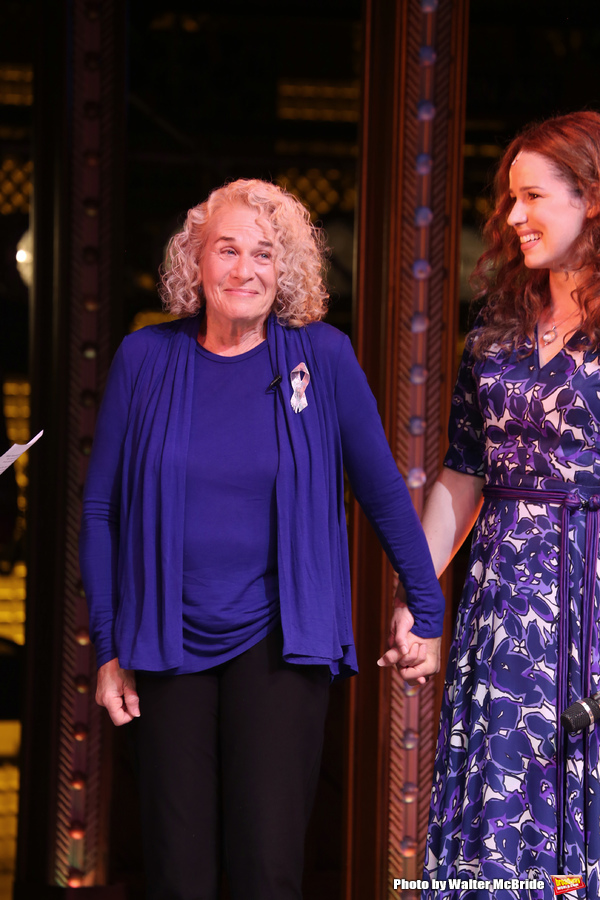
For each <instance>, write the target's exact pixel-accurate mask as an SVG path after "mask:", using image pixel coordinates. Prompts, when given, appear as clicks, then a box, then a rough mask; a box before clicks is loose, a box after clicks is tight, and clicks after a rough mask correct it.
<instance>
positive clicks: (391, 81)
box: [344, 0, 468, 900]
mask: <svg viewBox="0 0 600 900" xmlns="http://www.w3.org/2000/svg"><path fill="white" fill-rule="evenodd" d="M467 12H468V0H439V3H438V0H366V3H365V32H364V33H365V57H364V60H365V61H364V95H363V132H362V145H361V161H360V203H359V214H358V239H357V277H356V285H357V296H356V334H357V341H356V344H357V352H358V356H359V359H360V362H361V364H362V365H363V368H364V369H365V371H366V373H367V376H368V378H369V381H370V384H371V387H372V388H373V390H374V392H375V395H376V396H377V399H378V403H379V407H380V412H381V414H382V418H383V421H384V426H385V428H386V430H387V433H388V437H389V439H390V444H391V446H392V447H393V448H394V450H395V454H396V459H397V461H398V465H399V468H400V470H401V471H402V472H403V474H404V475H405V477H407V479H408V483H409V485H410V486H411V493H412V496H413V501H414V503H415V506H416V507H417V509H418V510H419V511H421V509H422V504H423V494H424V486H425V484H426V480H427V481H428V482H429V483H431V482H432V481H433V480H434V478H435V475H436V474H437V471H438V468H439V464H440V457H441V452H442V445H443V441H442V434H443V432H444V431H445V420H446V419H447V414H448V405H449V389H450V386H451V384H452V382H453V379H454V366H455V341H456V319H457V303H458V241H459V235H460V221H461V206H460V200H461V186H462V141H463V130H464V96H465V72H466V30H467ZM355 513H356V510H355ZM353 588H354V595H355V598H356V601H357V602H356V621H355V627H356V633H357V638H358V644H359V661H360V664H361V675H360V677H359V678H358V679H357V680H356V681H355V683H354V684H353V685H352V686H351V689H350V699H349V726H348V728H349V746H350V751H349V775H348V807H347V808H348V816H347V828H346V841H347V855H348V867H347V880H346V885H345V893H344V896H345V898H346V900H354V898H356V900H359V898H363V897H365V896H375V897H383V896H388V895H389V896H390V897H394V896H398V893H397V891H394V889H393V879H394V878H400V879H402V878H405V879H408V880H410V879H416V878H419V877H420V872H421V869H422V859H423V844H424V838H425V834H426V828H427V815H428V808H429V795H430V784H431V771H432V765H433V754H434V744H435V738H436V735H437V710H438V708H439V696H440V691H441V687H440V683H441V677H440V678H438V679H436V681H435V682H431V683H430V684H429V685H428V686H427V687H426V688H424V689H421V690H419V691H416V690H411V689H409V690H406V689H405V688H404V687H403V685H402V683H401V681H400V679H399V678H398V677H397V675H396V673H395V672H394V673H391V674H390V673H389V672H387V673H382V672H380V671H378V670H377V669H376V668H375V660H376V658H377V656H378V655H379V653H380V652H381V646H382V634H384V633H385V631H386V629H387V623H388V619H389V615H390V608H391V597H392V593H393V574H392V572H391V569H390V567H389V564H388V563H387V562H386V561H385V560H384V558H383V555H382V552H381V550H380V549H379V547H378V546H377V543H376V541H375V539H374V536H373V535H372V533H371V531H370V529H369V528H368V526H367V525H366V523H365V521H364V519H363V517H362V515H360V514H355V516H354V527H353ZM403 896H409V894H406V895H405V894H403Z"/></svg>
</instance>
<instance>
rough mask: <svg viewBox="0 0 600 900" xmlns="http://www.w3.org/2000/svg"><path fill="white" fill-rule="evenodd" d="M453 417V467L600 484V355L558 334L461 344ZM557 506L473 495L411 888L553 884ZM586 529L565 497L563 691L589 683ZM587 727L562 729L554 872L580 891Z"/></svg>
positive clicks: (589, 752)
mask: <svg viewBox="0 0 600 900" xmlns="http://www.w3.org/2000/svg"><path fill="white" fill-rule="evenodd" d="M449 430H450V449H449V451H448V454H447V456H446V460H445V464H446V465H447V466H449V467H450V468H452V469H455V470H457V471H460V472H465V473H468V474H471V475H477V476H484V477H485V478H486V481H487V482H488V483H490V484H496V485H504V486H510V487H527V488H536V489H544V490H554V489H572V490H579V491H580V492H581V494H582V495H583V496H586V497H589V496H590V494H591V493H594V489H595V488H596V489H597V491H598V493H600V365H599V362H598V358H597V355H596V354H594V353H591V352H588V353H583V352H581V351H577V350H575V349H574V348H573V346H571V344H569V345H567V347H565V348H564V349H563V350H561V351H560V352H559V353H558V354H557V355H556V356H555V357H554V358H553V359H552V360H550V361H549V362H548V363H546V365H544V366H542V367H540V366H539V361H538V355H537V350H535V349H534V351H533V353H532V354H531V355H530V356H528V357H526V358H525V359H521V360H519V359H518V357H517V355H516V354H511V355H510V356H509V355H507V354H505V353H502V352H501V351H499V350H498V349H497V348H492V351H490V353H488V355H487V357H486V358H485V359H484V360H480V361H476V362H473V360H472V359H471V358H470V356H469V353H468V352H465V356H464V357H463V361H462V364H461V368H460V372H459V376H458V382H457V386H456V390H455V395H454V398H453V404H452V415H451V421H450V429H449ZM565 482H566V483H567V484H565ZM560 515H561V511H560V506H559V505H558V504H548V503H544V502H532V501H523V500H510V499H508V500H507V499H505V498H503V499H492V498H489V499H487V500H485V502H484V505H483V507H482V510H481V513H480V515H479V518H478V521H477V524H476V527H475V533H474V537H473V544H472V549H471V556H470V562H469V572H468V576H467V580H466V583H465V588H464V592H463V595H462V599H461V603H460V608H459V613H458V621H457V623H456V633H455V637H454V641H453V644H452V647H451V650H450V658H449V663H448V671H447V678H446V686H445V691H444V698H443V704H442V713H441V727H440V735H439V741H438V749H437V756H436V762H435V773H434V786H433V793H432V808H431V815H430V827H429V835H428V839H427V849H426V857H425V876H424V877H425V879H427V880H428V881H429V883H430V887H429V888H428V889H425V890H423V893H422V898H423V900H434V898H435V900H441V898H454V897H456V898H458V897H460V898H461V900H489V898H490V897H493V898H494V900H523V898H531V900H552V898H554V891H553V887H552V883H551V881H550V877H549V876H550V875H555V874H557V871H558V869H557V846H556V832H557V808H556V806H557V804H556V784H557V778H556V741H557V736H556V719H557V709H556V685H557V657H558V646H557V634H558V566H559V548H560ZM585 530H586V511H585V510H576V511H575V512H573V514H572V516H571V534H570V542H569V557H570V558H569V623H568V703H567V705H569V704H571V703H572V702H574V701H575V700H578V699H581V697H582V696H586V694H587V691H586V687H585V686H584V685H582V674H581V665H580V664H581V660H582V658H583V657H582V654H583V653H584V652H585V653H588V652H589V651H588V645H589V638H587V636H586V635H583V634H582V628H581V597H582V593H583V561H584V549H585ZM595 569H596V574H598V562H597V560H596V565H595ZM599 595H600V591H599V588H598V579H597V578H596V592H595V601H594V610H593V622H594V627H593V629H592V636H591V690H592V692H596V691H598V690H599V689H600V658H599V646H598V645H599V640H598V624H599V621H598V620H599V608H600V596H599ZM586 638H587V639H586ZM599 738H600V725H599V726H597V727H596V728H592V729H590V730H589V731H586V732H585V733H584V734H579V735H573V736H566V745H565V748H566V756H567V789H566V814H565V819H564V852H565V856H566V865H565V872H566V873H567V874H572V875H579V874H582V875H583V878H584V881H585V882H586V885H587V894H586V891H583V890H580V891H578V892H577V897H578V898H583V897H584V896H587V898H589V900H592V898H594V900H597V898H598V897H600V880H599V874H600V865H599V859H600V781H599V779H600V769H599V759H598V756H599V744H600V740H599ZM586 745H587V746H586ZM433 879H436V881H437V882H438V884H436V885H435V886H434V884H433ZM450 879H459V880H460V883H456V882H455V883H454V886H451V885H450ZM497 879H500V881H498V880H497ZM513 879H520V880H522V881H521V883H520V884H519V883H514V884H513V882H512V880H513ZM475 880H479V881H480V884H479V885H477V884H476V881H475ZM505 880H506V883H505ZM444 881H446V884H445V885H443V882H444ZM542 883H543V886H542V887H540V886H539V885H540V884H542Z"/></svg>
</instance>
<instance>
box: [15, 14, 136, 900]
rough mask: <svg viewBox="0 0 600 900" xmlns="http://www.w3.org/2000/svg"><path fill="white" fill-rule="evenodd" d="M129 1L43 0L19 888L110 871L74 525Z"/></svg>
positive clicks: (105, 343)
mask: <svg viewBox="0 0 600 900" xmlns="http://www.w3.org/2000/svg"><path fill="white" fill-rule="evenodd" d="M125 13H126V7H125V5H124V4H122V3H119V2H118V0H102V2H99V0H75V2H67V0H62V2H60V3H55V4H52V9H49V7H48V4H46V3H44V2H43V0H40V2H38V5H37V14H38V34H39V36H40V42H39V46H38V52H37V59H36V82H35V90H36V96H35V115H36V133H35V147H34V156H35V162H34V179H35V193H34V272H35V275H34V288H33V303H32V307H33V309H32V313H33V314H32V338H31V379H32V398H33V402H32V420H33V424H34V426H36V427H38V428H41V427H44V428H45V434H44V439H43V442H42V445H41V446H42V452H41V453H40V454H37V455H36V456H35V457H33V455H32V478H31V502H30V509H31V516H30V518H31V520H32V522H31V528H30V533H29V559H28V588H27V640H26V657H27V672H26V691H27V697H26V704H25V707H26V709H25V721H24V731H23V760H22V778H21V783H22V791H21V800H20V823H19V841H18V858H17V873H16V884H15V896H16V897H28V896H36V897H39V896H44V895H45V893H48V891H54V892H56V891H57V890H58V889H59V888H61V887H62V888H65V889H67V890H68V889H69V888H75V887H77V888H81V887H91V886H93V885H94V884H102V883H104V881H105V875H106V837H107V823H108V810H107V802H108V798H109V796H110V792H109V790H108V789H107V785H106V784H104V785H103V780H106V775H107V771H106V769H105V768H104V766H105V764H106V763H105V760H108V759H109V758H110V753H103V752H102V751H103V749H104V748H103V743H104V740H103V736H104V735H105V734H106V730H105V729H103V728H102V722H101V718H100V716H101V711H100V710H99V708H98V707H97V706H96V704H95V702H94V684H95V677H94V676H95V660H94V656H93V651H92V649H91V646H90V641H89V635H88V622H87V609H86V605H85V597H84V595H83V590H82V586H81V580H80V575H79V565H78V532H79V518H80V507H81V492H82V487H83V481H84V477H85V471H86V468H87V460H88V457H89V453H90V449H91V444H92V434H93V428H94V422H95V416H96V410H97V404H98V398H99V396H100V392H101V389H102V387H103V384H104V380H105V378H106V374H107V371H108V367H109V364H110V359H111V355H112V350H113V345H114V340H115V338H116V337H117V329H116V328H115V327H114V326H115V321H116V315H115V311H116V310H117V309H118V301H119V299H120V298H119V296H118V294H117V293H116V292H115V289H114V288H115V283H118V280H119V272H118V270H119V266H120V258H121V254H120V253H116V252H115V246H118V241H119V223H120V221H121V219H122V216H121V208H120V203H121V196H122V192H121V173H122V170H123V166H124V159H123V134H124V111H125V92H124V84H125V79H124V65H125V45H124V37H125ZM40 712H41V715H40ZM102 788H104V789H102Z"/></svg>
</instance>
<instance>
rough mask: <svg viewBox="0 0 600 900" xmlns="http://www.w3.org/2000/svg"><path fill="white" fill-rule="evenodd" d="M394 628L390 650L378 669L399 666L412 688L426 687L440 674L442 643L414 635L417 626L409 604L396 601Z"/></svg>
mask: <svg viewBox="0 0 600 900" xmlns="http://www.w3.org/2000/svg"><path fill="white" fill-rule="evenodd" d="M396 604H397V605H396V607H395V609H394V614H393V616H392V622H391V625H390V635H389V638H388V644H389V647H390V649H389V650H387V651H386V652H385V653H384V654H383V656H382V657H381V658H380V659H378V660H377V665H378V666H395V667H396V669H397V670H398V672H399V674H400V675H401V676H402V678H403V679H404V680H405V681H406V682H408V684H425V683H426V682H427V681H429V677H430V675H435V674H436V672H439V670H440V656H441V645H442V639H441V637H439V638H421V637H417V635H416V634H412V632H411V629H412V627H413V625H414V623H415V620H414V618H413V615H412V613H411V611H410V610H409V608H408V606H407V605H406V603H404V602H402V601H398V600H396Z"/></svg>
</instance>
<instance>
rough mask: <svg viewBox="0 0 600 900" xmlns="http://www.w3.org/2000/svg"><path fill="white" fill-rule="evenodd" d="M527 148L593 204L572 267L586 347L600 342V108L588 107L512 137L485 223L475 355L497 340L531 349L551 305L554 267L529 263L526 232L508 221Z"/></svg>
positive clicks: (524, 351) (476, 277)
mask: <svg viewBox="0 0 600 900" xmlns="http://www.w3.org/2000/svg"><path fill="white" fill-rule="evenodd" d="M523 152H527V153H538V154H540V155H541V156H544V157H545V158H546V159H547V160H548V161H549V162H550V163H551V165H552V166H553V168H554V170H555V172H556V174H557V175H558V176H559V177H560V178H562V179H563V180H564V182H565V183H566V185H567V186H568V188H569V190H570V191H571V192H572V193H573V196H574V197H578V198H581V199H583V200H586V201H587V202H588V203H589V205H590V209H591V210H592V212H593V214H590V215H589V216H588V218H586V220H585V222H584V225H583V228H582V231H581V234H580V235H579V236H578V238H577V240H576V241H575V244H574V245H573V248H572V254H571V260H570V264H571V265H570V267H571V268H572V269H574V270H577V271H580V272H582V275H583V277H582V278H581V280H580V284H579V287H578V289H577V293H576V295H575V299H576V300H577V302H578V303H579V306H580V308H581V311H582V320H583V321H582V324H581V326H580V328H579V330H580V331H581V332H582V337H581V340H579V342H578V345H579V347H580V348H581V349H584V348H586V349H590V348H597V347H599V346H600V304H599V303H597V300H598V298H599V297H600V213H599V210H600V193H599V188H600V114H598V113H597V112H592V111H582V112H575V113H569V114H568V115H564V116H557V117H555V118H552V119H546V120H545V121H544V122H539V123H534V124H533V125H530V126H529V127H528V128H526V129H525V131H523V132H522V134H520V135H518V136H517V137H516V138H515V139H514V140H513V141H512V143H511V144H510V145H509V147H508V148H507V150H506V152H505V154H504V156H503V158H502V160H501V162H500V165H499V168H498V172H497V175H496V179H495V195H496V205H495V209H494V211H493V212H492V214H491V216H490V218H489V219H488V221H487V223H486V225H485V228H484V231H483V234H484V238H485V239H486V242H487V245H488V249H487V250H486V251H485V253H484V254H483V255H482V256H481V257H480V258H479V261H478V263H477V266H476V267H475V271H474V272H473V276H472V278H471V283H472V284H473V286H474V287H475V289H476V292H477V293H476V296H475V301H477V300H479V299H483V300H484V301H485V306H484V307H483V308H482V310H481V320H482V324H481V327H479V328H477V329H476V331H475V332H472V333H471V335H470V344H471V346H472V348H473V353H474V355H475V356H476V357H481V356H483V355H484V354H485V353H486V351H487V350H489V348H490V347H491V346H492V345H493V344H500V345H501V346H502V347H503V348H504V349H505V350H506V351H508V352H510V351H511V350H513V349H516V350H517V351H518V352H519V354H520V355H523V356H528V355H529V354H530V353H531V352H532V349H533V346H534V337H533V336H534V331H535V326H536V324H537V322H538V320H539V318H540V316H541V314H542V312H543V311H544V310H546V309H548V308H549V307H550V305H551V298H550V292H549V290H548V271H547V270H544V269H527V268H526V267H525V264H524V262H523V254H522V252H521V248H520V243H519V238H518V237H517V233H516V231H515V229H514V228H512V227H511V226H510V225H509V224H508V222H507V217H508V215H509V213H510V210H511V208H512V204H513V200H512V199H511V197H510V192H509V174H510V167H511V165H512V163H513V162H514V161H515V159H516V158H517V156H518V155H519V154H520V153H523Z"/></svg>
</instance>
